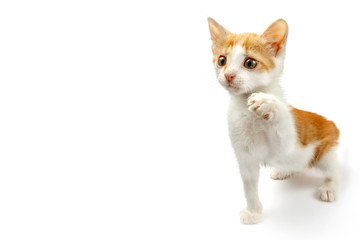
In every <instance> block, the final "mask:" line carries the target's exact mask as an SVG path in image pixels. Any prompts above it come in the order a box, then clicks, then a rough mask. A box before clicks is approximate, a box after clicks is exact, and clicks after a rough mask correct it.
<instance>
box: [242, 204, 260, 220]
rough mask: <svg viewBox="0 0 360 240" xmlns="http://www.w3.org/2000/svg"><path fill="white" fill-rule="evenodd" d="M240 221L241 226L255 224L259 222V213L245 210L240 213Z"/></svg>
mask: <svg viewBox="0 0 360 240" xmlns="http://www.w3.org/2000/svg"><path fill="white" fill-rule="evenodd" d="M240 220H241V222H242V223H243V224H255V223H258V222H260V220H261V212H251V211H250V210H249V209H247V208H245V209H243V210H242V211H241V212H240Z"/></svg>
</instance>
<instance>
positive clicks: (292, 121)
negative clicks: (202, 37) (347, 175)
mask: <svg viewBox="0 0 360 240" xmlns="http://www.w3.org/2000/svg"><path fill="white" fill-rule="evenodd" d="M208 22H209V27H210V33H211V40H212V51H213V54H214V56H213V63H214V67H215V70H216V74H217V77H218V80H219V82H220V84H221V85H222V86H223V87H224V88H225V89H226V90H228V92H229V93H230V96H231V100H230V106H229V112H228V122H229V135H230V139H231V142H232V146H233V148H234V151H235V154H236V157H237V160H238V163H239V166H240V174H241V178H242V181H243V185H244V192H245V197H246V201H247V206H246V208H245V209H244V210H242V211H241V213H240V217H241V221H242V222H243V223H245V224H253V223H257V222H259V221H260V218H261V213H262V205H261V203H260V200H259V196H258V181H259V167H260V166H261V165H266V166H270V167H272V168H273V172H272V173H271V178H273V179H285V178H288V177H290V176H291V175H293V174H294V173H298V172H300V171H302V170H304V169H306V168H311V167H316V168H318V169H320V170H321V171H322V172H323V173H324V175H325V177H326V179H325V182H324V184H323V185H322V186H321V187H320V189H319V197H320V199H321V200H323V201H328V202H331V201H334V200H335V198H336V194H337V189H338V180H339V178H338V171H337V170H338V169H337V163H336V160H337V159H336V146H337V144H338V138H339V130H338V129H337V127H336V126H335V124H334V123H333V122H331V121H329V120H327V119H325V118H324V117H322V116H320V115H317V114H315V113H311V112H306V111H302V110H299V109H296V108H294V107H292V106H291V105H289V103H288V102H287V101H286V99H285V96H284V93H283V90H282V88H281V87H280V84H279V78H280V75H281V73H282V70H283V64H284V58H285V46H286V39H287V35H288V25H287V23H286V22H285V21H284V20H283V19H279V20H277V21H276V22H274V23H272V24H271V25H270V26H269V27H268V28H267V29H266V30H265V32H264V33H262V34H261V35H258V34H254V33H242V34H235V33H231V32H230V31H228V30H227V29H225V28H224V27H223V26H221V25H220V24H219V23H217V22H216V21H215V20H213V19H211V18H209V19H208Z"/></svg>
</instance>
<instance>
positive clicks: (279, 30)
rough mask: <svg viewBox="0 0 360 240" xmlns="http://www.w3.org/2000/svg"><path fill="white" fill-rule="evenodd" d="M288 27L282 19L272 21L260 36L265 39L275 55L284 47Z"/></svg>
mask: <svg viewBox="0 0 360 240" xmlns="http://www.w3.org/2000/svg"><path fill="white" fill-rule="evenodd" d="M288 32H289V27H288V24H287V23H286V21H285V20H284V19H279V20H277V21H275V22H273V23H272V24H271V25H270V26H269V27H268V28H267V29H266V30H265V32H264V33H263V34H261V37H263V38H264V39H265V40H266V43H267V44H268V46H269V47H270V48H271V50H273V53H274V55H275V56H277V55H278V53H279V52H280V51H281V50H282V49H283V48H284V47H285V44H286V39H287V36H288Z"/></svg>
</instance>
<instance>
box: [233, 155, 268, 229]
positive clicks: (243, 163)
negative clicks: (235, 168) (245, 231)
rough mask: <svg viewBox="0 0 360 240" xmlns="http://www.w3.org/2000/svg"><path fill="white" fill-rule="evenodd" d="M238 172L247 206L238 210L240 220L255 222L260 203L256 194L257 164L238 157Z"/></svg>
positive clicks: (260, 208)
mask: <svg viewBox="0 0 360 240" xmlns="http://www.w3.org/2000/svg"><path fill="white" fill-rule="evenodd" d="M238 160H239V165H240V174H241V178H242V181H243V185H244V193H245V198H246V202H247V206H246V208H245V209H243V210H242V211H241V212H240V219H241V222H242V223H244V224H255V223H258V222H259V221H260V219H261V213H262V205H261V203H260V200H259V196H258V183H259V165H258V164H256V163H255V161H251V159H243V158H242V157H240V158H239V156H238Z"/></svg>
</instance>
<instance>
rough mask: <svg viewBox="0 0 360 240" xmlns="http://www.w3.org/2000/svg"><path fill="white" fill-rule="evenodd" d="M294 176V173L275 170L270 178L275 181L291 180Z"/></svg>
mask: <svg viewBox="0 0 360 240" xmlns="http://www.w3.org/2000/svg"><path fill="white" fill-rule="evenodd" d="M291 176H292V173H289V172H284V171H279V170H276V169H274V170H273V171H272V172H271V173H270V177H271V178H272V179H273V180H284V179H287V178H290V177H291Z"/></svg>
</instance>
